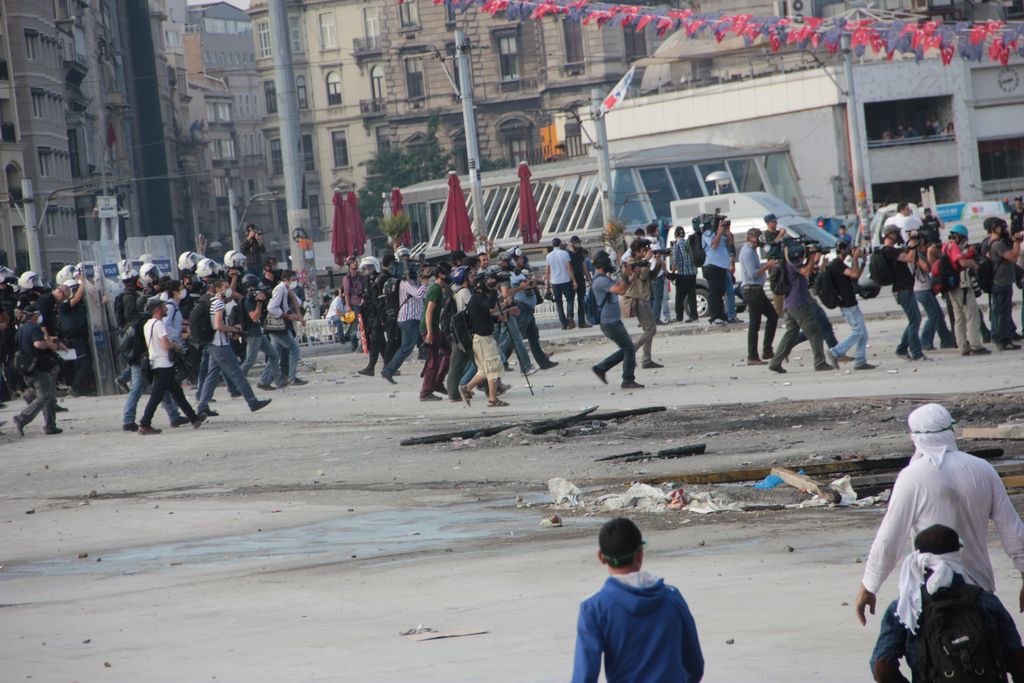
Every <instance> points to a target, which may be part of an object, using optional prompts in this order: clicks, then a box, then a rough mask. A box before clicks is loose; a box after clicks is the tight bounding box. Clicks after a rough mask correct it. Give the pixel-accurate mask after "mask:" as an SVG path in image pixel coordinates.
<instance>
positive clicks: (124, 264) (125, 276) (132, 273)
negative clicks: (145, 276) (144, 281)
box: [117, 259, 139, 280]
mask: <svg viewBox="0 0 1024 683" xmlns="http://www.w3.org/2000/svg"><path fill="white" fill-rule="evenodd" d="M117 272H118V273H119V274H120V276H121V279H122V280H134V279H135V278H137V277H138V276H139V271H137V270H135V268H133V267H132V262H131V261H129V260H127V259H125V260H124V261H121V262H120V263H118V264H117Z"/></svg>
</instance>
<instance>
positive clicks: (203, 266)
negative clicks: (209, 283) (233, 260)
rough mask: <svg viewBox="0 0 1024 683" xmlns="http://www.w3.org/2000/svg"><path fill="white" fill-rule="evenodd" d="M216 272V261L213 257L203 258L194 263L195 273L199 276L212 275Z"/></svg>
mask: <svg viewBox="0 0 1024 683" xmlns="http://www.w3.org/2000/svg"><path fill="white" fill-rule="evenodd" d="M216 273H217V262H216V261H214V260H213V259H209V258H204V259H202V260H201V261H199V263H197V264H196V275H198V276H199V277H213V276H214V275H215V274H216Z"/></svg>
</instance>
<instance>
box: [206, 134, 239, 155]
mask: <svg viewBox="0 0 1024 683" xmlns="http://www.w3.org/2000/svg"><path fill="white" fill-rule="evenodd" d="M212 143H213V144H212V148H211V155H212V156H213V158H214V159H234V158H235V141H234V140H232V139H231V138H225V139H217V140H213V141H212Z"/></svg>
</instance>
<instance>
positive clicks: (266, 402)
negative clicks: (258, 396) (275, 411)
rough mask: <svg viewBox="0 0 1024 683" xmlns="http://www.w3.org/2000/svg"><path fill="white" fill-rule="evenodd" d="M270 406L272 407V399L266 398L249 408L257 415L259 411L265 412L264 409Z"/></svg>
mask: <svg viewBox="0 0 1024 683" xmlns="http://www.w3.org/2000/svg"><path fill="white" fill-rule="evenodd" d="M269 405H270V399H269V398H265V399H263V400H262V401H256V402H255V403H253V404H252V405H251V406H249V411H250V412H253V413H255V412H256V411H257V410H263V409H264V408H266V407H267V406H269Z"/></svg>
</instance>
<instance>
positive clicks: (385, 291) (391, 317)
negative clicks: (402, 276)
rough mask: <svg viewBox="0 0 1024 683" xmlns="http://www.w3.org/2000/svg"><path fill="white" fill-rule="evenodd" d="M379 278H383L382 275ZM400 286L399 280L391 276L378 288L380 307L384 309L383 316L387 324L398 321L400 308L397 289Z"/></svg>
mask: <svg viewBox="0 0 1024 683" xmlns="http://www.w3.org/2000/svg"><path fill="white" fill-rule="evenodd" d="M381 277H384V276H383V275H382V276H381ZM401 284H402V281H401V280H399V279H398V278H397V277H394V276H391V277H388V278H387V279H385V280H384V284H383V286H381V288H380V302H381V307H382V308H383V309H384V316H385V317H386V318H387V321H388V323H393V322H397V321H398V309H399V308H400V306H399V303H398V288H399V286H401Z"/></svg>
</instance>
